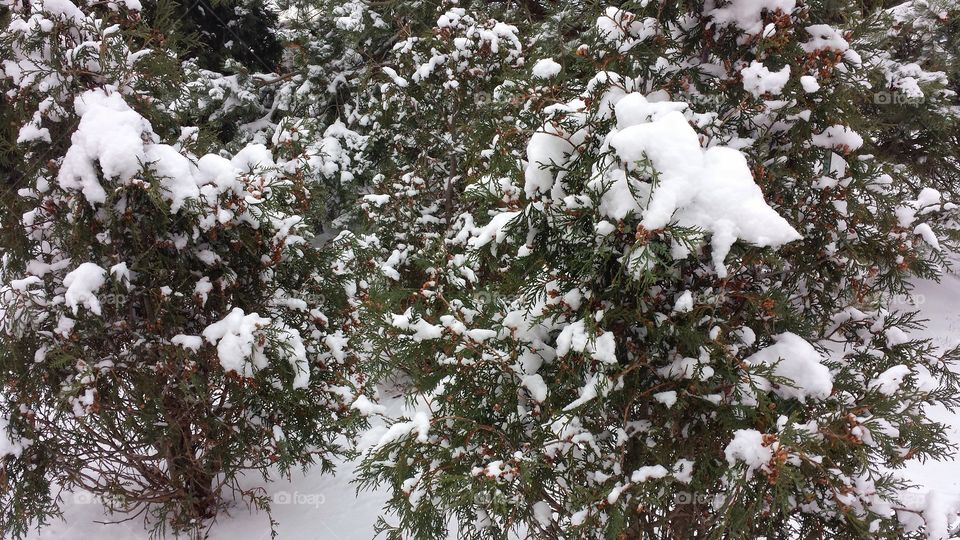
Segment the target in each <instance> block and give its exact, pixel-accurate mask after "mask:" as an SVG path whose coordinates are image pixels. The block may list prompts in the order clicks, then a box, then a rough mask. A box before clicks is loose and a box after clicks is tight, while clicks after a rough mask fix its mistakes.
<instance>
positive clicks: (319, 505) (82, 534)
mask: <svg viewBox="0 0 960 540" xmlns="http://www.w3.org/2000/svg"><path fill="white" fill-rule="evenodd" d="M913 299H914V300H915V301H916V302H917V303H918V304H919V305H920V307H921V309H922V310H923V313H924V314H925V316H926V318H928V319H929V325H928V330H927V335H928V336H929V337H930V338H932V339H934V340H935V341H936V343H937V344H938V345H939V346H941V347H951V346H954V345H956V344H957V343H960V277H957V276H954V275H948V276H945V277H944V279H943V281H942V282H941V283H935V282H932V281H921V282H918V283H917V286H916V289H915V291H914V294H913ZM932 416H933V418H935V419H937V420H940V421H942V422H946V423H948V424H950V425H951V426H952V431H951V434H952V438H953V440H955V441H958V442H960V415H958V414H952V413H949V412H948V411H946V410H943V409H939V410H936V411H934V412H933V413H932ZM351 469H352V467H351V465H350V464H344V465H342V466H340V467H339V469H338V470H337V474H336V476H331V475H320V474H308V475H305V476H304V475H296V476H295V477H294V478H293V480H292V481H291V482H287V481H279V482H274V483H272V484H269V485H267V486H266V488H267V490H268V492H269V493H270V496H271V499H272V500H273V501H274V503H273V518H274V520H276V521H277V522H278V523H279V525H278V533H279V538H282V539H284V540H317V539H324V540H369V539H370V538H372V537H373V526H374V524H375V523H376V521H377V518H378V517H379V516H380V513H381V507H382V504H383V502H384V500H385V499H386V495H385V494H383V493H376V492H372V493H371V492H364V493H360V494H359V495H357V494H356V488H355V486H354V485H353V484H351V480H352V479H353V477H352V473H351ZM905 475H906V476H907V477H908V478H910V479H911V480H913V481H914V482H915V483H916V484H918V485H920V486H923V488H922V489H919V490H918V491H917V495H918V496H925V495H926V493H927V491H928V490H935V491H937V492H938V493H940V495H941V496H943V498H945V499H947V500H960V461H946V462H928V463H913V464H911V465H910V466H909V467H908V468H907V470H906V473H905ZM64 502H65V504H64V518H65V519H64V521H62V522H56V523H53V524H51V525H50V526H48V527H46V528H44V529H43V530H41V531H40V532H39V533H35V534H33V535H32V536H31V539H67V538H110V539H111V540H145V539H146V538H148V535H147V533H146V532H145V531H144V529H143V526H142V522H141V521H132V522H128V523H122V524H111V525H104V524H102V523H98V522H103V521H105V520H107V519H109V518H106V517H104V515H103V507H102V506H101V505H100V504H98V503H97V502H96V501H95V500H91V499H90V497H88V496H86V495H85V494H80V495H67V496H66V497H65V501H64ZM239 538H242V539H244V540H259V539H268V538H270V527H269V522H268V520H267V517H266V516H265V515H262V514H256V513H252V512H250V511H249V510H247V508H246V507H237V508H235V509H233V510H232V511H230V512H229V515H223V516H221V517H220V518H219V522H218V523H217V524H215V525H214V527H213V529H212V531H211V534H210V539H211V540H237V539H239Z"/></svg>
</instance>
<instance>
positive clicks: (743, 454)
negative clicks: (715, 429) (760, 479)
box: [723, 429, 777, 475]
mask: <svg viewBox="0 0 960 540" xmlns="http://www.w3.org/2000/svg"><path fill="white" fill-rule="evenodd" d="M776 444H777V443H776V442H773V443H765V442H764V440H763V434H762V433H760V432H759V431H757V430H755V429H738V430H737V431H735V432H734V434H733V440H731V441H730V443H729V444H727V447H726V448H725V449H724V450H723V454H724V456H725V457H726V458H727V463H728V464H729V465H730V466H731V467H732V466H734V465H736V464H737V462H738V461H740V462H743V463H745V464H746V465H747V473H748V474H750V475H752V474H753V472H754V471H756V470H757V469H764V470H765V469H766V468H767V464H768V463H770V460H771V459H773V452H774V450H775V449H776V448H775V445H776Z"/></svg>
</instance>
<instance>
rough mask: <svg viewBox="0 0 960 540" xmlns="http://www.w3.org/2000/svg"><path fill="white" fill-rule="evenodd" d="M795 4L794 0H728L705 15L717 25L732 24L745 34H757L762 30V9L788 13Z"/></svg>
mask: <svg viewBox="0 0 960 540" xmlns="http://www.w3.org/2000/svg"><path fill="white" fill-rule="evenodd" d="M796 5H797V4H796V0H730V1H729V2H725V3H724V5H723V7H720V8H715V9H713V10H711V11H708V12H707V15H708V16H709V17H711V18H712V19H713V21H714V23H715V24H716V25H717V26H730V25H734V26H736V27H737V28H739V29H740V30H742V31H743V32H744V33H746V34H759V33H760V32H761V31H763V10H767V11H769V12H771V13H772V12H774V11H777V10H780V11H782V12H783V13H790V12H791V11H793V9H794V8H795V7H796Z"/></svg>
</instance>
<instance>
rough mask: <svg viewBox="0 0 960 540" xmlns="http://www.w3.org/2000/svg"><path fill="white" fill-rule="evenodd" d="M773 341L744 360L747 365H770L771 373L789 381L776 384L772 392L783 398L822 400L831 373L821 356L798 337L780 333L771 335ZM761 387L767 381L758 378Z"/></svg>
mask: <svg viewBox="0 0 960 540" xmlns="http://www.w3.org/2000/svg"><path fill="white" fill-rule="evenodd" d="M774 341H775V343H774V344H773V345H770V346H769V347H766V348H764V349H761V350H759V351H757V352H756V353H754V354H752V355H751V356H749V357H747V358H746V359H745V360H744V361H745V362H746V363H747V364H750V365H753V366H757V365H763V364H765V365H773V364H774V363H777V362H778V361H779V363H777V365H776V367H775V368H774V369H773V374H774V375H776V376H777V377H782V378H784V379H788V380H789V381H792V385H791V386H787V385H783V384H781V385H778V386H777V387H775V388H772V390H773V392H774V393H775V394H777V395H778V396H780V397H783V398H796V399H797V400H799V401H801V402H804V401H806V400H807V398H811V399H825V398H827V397H829V396H830V393H831V392H832V391H833V376H832V375H831V374H830V370H829V369H827V367H826V366H824V365H823V364H822V363H821V362H822V360H823V357H822V356H821V355H820V353H819V352H817V350H816V349H814V348H813V345H811V344H810V343H808V342H807V341H806V340H805V339H803V338H802V337H800V336H798V335H796V334H793V333H790V332H784V333H782V334H779V335H777V336H774ZM758 386H760V387H761V388H764V387H767V388H765V389H769V387H770V383H769V381H762V380H761V381H760V383H759V384H758Z"/></svg>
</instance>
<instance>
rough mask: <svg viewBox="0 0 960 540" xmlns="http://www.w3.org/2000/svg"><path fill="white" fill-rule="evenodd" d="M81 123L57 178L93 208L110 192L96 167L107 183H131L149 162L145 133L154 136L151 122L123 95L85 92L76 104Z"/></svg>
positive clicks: (65, 187)
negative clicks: (105, 188) (112, 181)
mask: <svg viewBox="0 0 960 540" xmlns="http://www.w3.org/2000/svg"><path fill="white" fill-rule="evenodd" d="M74 109H75V110H76V112H77V114H78V115H80V124H79V125H78V126H77V131H75V132H74V133H73V136H72V138H71V142H72V143H73V144H72V146H71V147H70V149H69V150H67V154H66V156H64V158H63V163H62V164H61V165H60V171H59V173H58V175H57V181H58V182H59V183H60V187H62V188H64V189H78V190H80V191H81V192H82V193H83V195H84V196H85V197H86V198H87V201H88V202H89V203H90V204H91V205H96V204H98V203H103V202H105V201H106V199H107V194H106V191H104V189H103V186H101V185H100V180H99V178H98V176H97V169H96V166H95V164H96V163H99V164H100V170H101V171H102V172H103V176H104V177H106V179H107V180H112V179H118V180H119V181H120V182H121V183H126V182H128V181H129V180H130V179H131V178H133V177H134V175H136V174H137V173H139V172H140V170H141V168H142V164H143V163H145V162H146V154H145V153H144V149H143V139H142V136H143V134H144V133H153V129H152V128H151V126H150V122H147V120H146V119H144V118H143V117H142V116H140V115H139V114H138V113H137V112H136V111H134V110H133V109H131V108H130V107H129V106H128V105H127V103H126V102H125V101H124V100H123V96H121V95H120V94H119V93H112V94H107V93H106V92H104V91H103V90H99V89H98V90H91V91H88V92H85V93H84V94H83V95H81V96H79V97H78V98H77V99H76V100H75V101H74Z"/></svg>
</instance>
